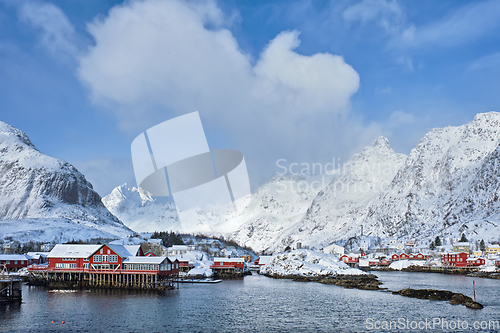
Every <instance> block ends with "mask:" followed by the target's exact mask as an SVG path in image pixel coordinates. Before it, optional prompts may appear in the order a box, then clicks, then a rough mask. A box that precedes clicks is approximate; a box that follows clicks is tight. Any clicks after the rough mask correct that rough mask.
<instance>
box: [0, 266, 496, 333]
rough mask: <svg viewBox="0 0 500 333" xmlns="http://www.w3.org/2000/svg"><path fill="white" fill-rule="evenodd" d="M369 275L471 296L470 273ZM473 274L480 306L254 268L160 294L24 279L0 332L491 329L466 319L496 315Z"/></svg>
mask: <svg viewBox="0 0 500 333" xmlns="http://www.w3.org/2000/svg"><path fill="white" fill-rule="evenodd" d="M376 274H377V275H378V276H379V278H380V280H381V281H382V282H384V286H385V287H388V288H389V289H391V290H399V289H402V288H406V287H413V288H436V289H447V290H451V291H454V292H461V293H464V294H467V295H470V296H472V278H468V277H463V276H452V275H441V274H425V273H399V272H380V273H376ZM475 281H476V295H477V299H478V301H480V302H481V303H483V304H484V305H485V308H484V309H482V310H471V309H467V308H466V307H464V306H461V305H450V304H449V303H448V302H437V301H436V302H431V301H428V300H418V299H412V298H405V297H401V296H397V295H392V294H390V293H387V292H380V291H363V290H350V289H344V288H341V287H337V286H333V285H323V284H319V283H314V282H308V283H303V282H293V281H289V280H274V279H271V278H267V277H264V276H259V275H253V276H247V277H245V279H244V280H235V281H224V282H222V283H219V284H211V285H206V284H191V285H190V284H181V285H180V289H178V290H174V291H169V292H166V293H164V294H156V293H147V292H124V291H73V292H47V291H46V290H45V289H43V288H40V287H28V286H24V288H23V303H22V304H20V305H18V306H14V305H9V306H1V307H0V331H2V332H88V331H91V332H370V331H371V332H382V331H391V332H409V331H418V329H416V330H415V329H412V327H411V325H412V321H413V322H415V323H416V324H418V323H419V322H422V323H424V322H425V320H426V319H427V320H428V321H430V320H436V319H433V318H439V319H441V320H442V321H443V320H446V321H447V322H448V323H449V324H448V325H450V326H449V327H448V329H444V330H443V329H442V328H443V326H439V325H438V326H434V327H433V328H434V330H432V329H429V327H426V328H424V329H422V330H420V331H421V332H428V331H436V332H456V331H463V332H473V331H477V332H497V330H496V329H482V330H481V329H479V330H475V329H474V328H473V323H474V322H478V323H481V322H482V321H500V280H489V279H475ZM398 318H401V319H399V320H404V321H405V324H404V325H405V327H402V326H401V323H399V325H400V326H399V327H396V326H393V327H392V329H391V330H384V329H381V328H380V326H377V327H376V328H375V326H374V325H375V323H376V321H377V320H378V325H382V324H383V322H384V321H391V320H392V321H393V322H394V325H395V323H396V321H397V320H398ZM52 320H54V321H55V323H52V322H51V321H52ZM406 320H408V321H406ZM458 320H459V321H460V322H459V323H460V326H461V327H462V328H464V323H463V321H466V322H467V328H466V329H462V330H460V329H458V328H457V327H456V324H457V322H458ZM62 321H65V324H62V323H61V322H62ZM442 321H441V325H442V323H443V322H442ZM451 322H454V323H455V327H453V324H452V323H451ZM370 323H371V326H370ZM414 325H415V324H413V326H414ZM420 325H422V324H420ZM450 327H451V328H450ZM478 327H480V326H478ZM483 327H484V324H483ZM490 327H491V326H490ZM444 328H446V327H444Z"/></svg>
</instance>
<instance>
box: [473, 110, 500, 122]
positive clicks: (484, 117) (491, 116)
mask: <svg viewBox="0 0 500 333" xmlns="http://www.w3.org/2000/svg"><path fill="white" fill-rule="evenodd" d="M492 120H494V121H500V112H496V111H490V112H484V113H478V114H476V116H475V117H474V120H473V121H472V122H473V123H484V122H489V121H492Z"/></svg>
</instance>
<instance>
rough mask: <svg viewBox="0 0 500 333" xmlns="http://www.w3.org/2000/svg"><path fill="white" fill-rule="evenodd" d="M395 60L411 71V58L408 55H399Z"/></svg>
mask: <svg viewBox="0 0 500 333" xmlns="http://www.w3.org/2000/svg"><path fill="white" fill-rule="evenodd" d="M396 62H397V63H398V64H400V65H401V66H403V68H404V69H405V70H407V71H408V72H413V69H414V67H413V60H412V59H411V58H410V57H406V56H400V57H398V58H397V60H396Z"/></svg>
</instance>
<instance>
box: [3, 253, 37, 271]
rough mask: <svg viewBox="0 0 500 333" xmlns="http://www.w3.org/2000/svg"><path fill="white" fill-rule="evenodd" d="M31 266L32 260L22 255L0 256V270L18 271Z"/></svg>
mask: <svg viewBox="0 0 500 333" xmlns="http://www.w3.org/2000/svg"><path fill="white" fill-rule="evenodd" d="M31 264H32V259H31V258H29V257H26V256H25V255H24V254H0V269H2V268H5V269H6V270H7V271H11V270H18V269H20V268H23V267H27V266H28V265H31Z"/></svg>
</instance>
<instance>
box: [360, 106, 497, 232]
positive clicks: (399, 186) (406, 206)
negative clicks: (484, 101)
mask: <svg viewBox="0 0 500 333" xmlns="http://www.w3.org/2000/svg"><path fill="white" fill-rule="evenodd" d="M499 142H500V113H497V112H489V113H484V114H478V115H477V116H476V117H475V118H474V120H473V121H471V122H470V123H468V124H465V125H462V126H457V127H446V128H442V129H441V128H438V129H433V130H432V131H430V132H429V133H428V134H426V135H425V136H424V138H423V139H422V140H420V142H419V143H418V145H417V146H416V147H415V148H414V149H413V150H412V151H411V152H410V155H409V157H408V159H407V160H406V163H405V165H404V166H403V167H402V168H401V170H400V171H399V172H398V174H397V175H396V177H395V178H394V180H393V181H392V183H391V185H390V187H389V188H388V190H387V192H386V193H385V194H384V195H383V196H381V197H380V198H379V199H378V200H377V201H376V202H372V203H371V204H370V207H369V210H370V214H369V215H368V217H367V219H366V221H365V225H366V226H367V228H366V229H367V234H370V233H371V234H374V235H378V236H382V237H388V236H395V237H403V236H410V237H413V238H417V239H422V238H429V239H430V238H433V236H435V235H437V234H442V233H443V232H445V229H447V228H449V227H450V226H451V225H452V224H456V223H457V222H458V220H457V218H456V217H455V218H454V219H453V218H452V216H453V215H452V213H451V211H452V210H451V208H452V206H456V205H459V203H458V202H460V201H461V202H467V201H469V200H473V198H474V197H475V196H477V194H475V193H473V192H471V189H472V188H473V186H474V184H476V183H477V182H481V180H480V179H479V177H480V176H479V174H478V172H479V171H480V170H481V168H482V166H483V164H484V162H485V161H486V160H487V158H488V156H489V154H491V153H492V152H493V151H494V150H495V149H496V148H497V146H498V144H499ZM484 172H485V175H483V177H486V176H487V175H488V176H492V177H495V178H496V177H497V176H498V172H499V170H498V169H497V170H495V169H491V168H490V169H489V170H484ZM478 186H479V185H478ZM460 198H461V199H460ZM455 202H457V204H455ZM484 205H485V202H482V203H479V202H478V205H477V206H475V207H474V210H475V211H476V212H478V211H482V210H484V209H485V208H486V207H485V206H484ZM448 211H449V212H450V214H448V217H447V218H446V221H445V222H443V221H444V220H445V216H446V213H447V212H448ZM453 211H455V212H456V213H455V214H456V216H459V215H461V214H464V213H465V211H462V212H460V210H457V209H454V210H453ZM457 229H458V228H457ZM454 236H455V237H456V236H457V235H456V234H455V235H454Z"/></svg>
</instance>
